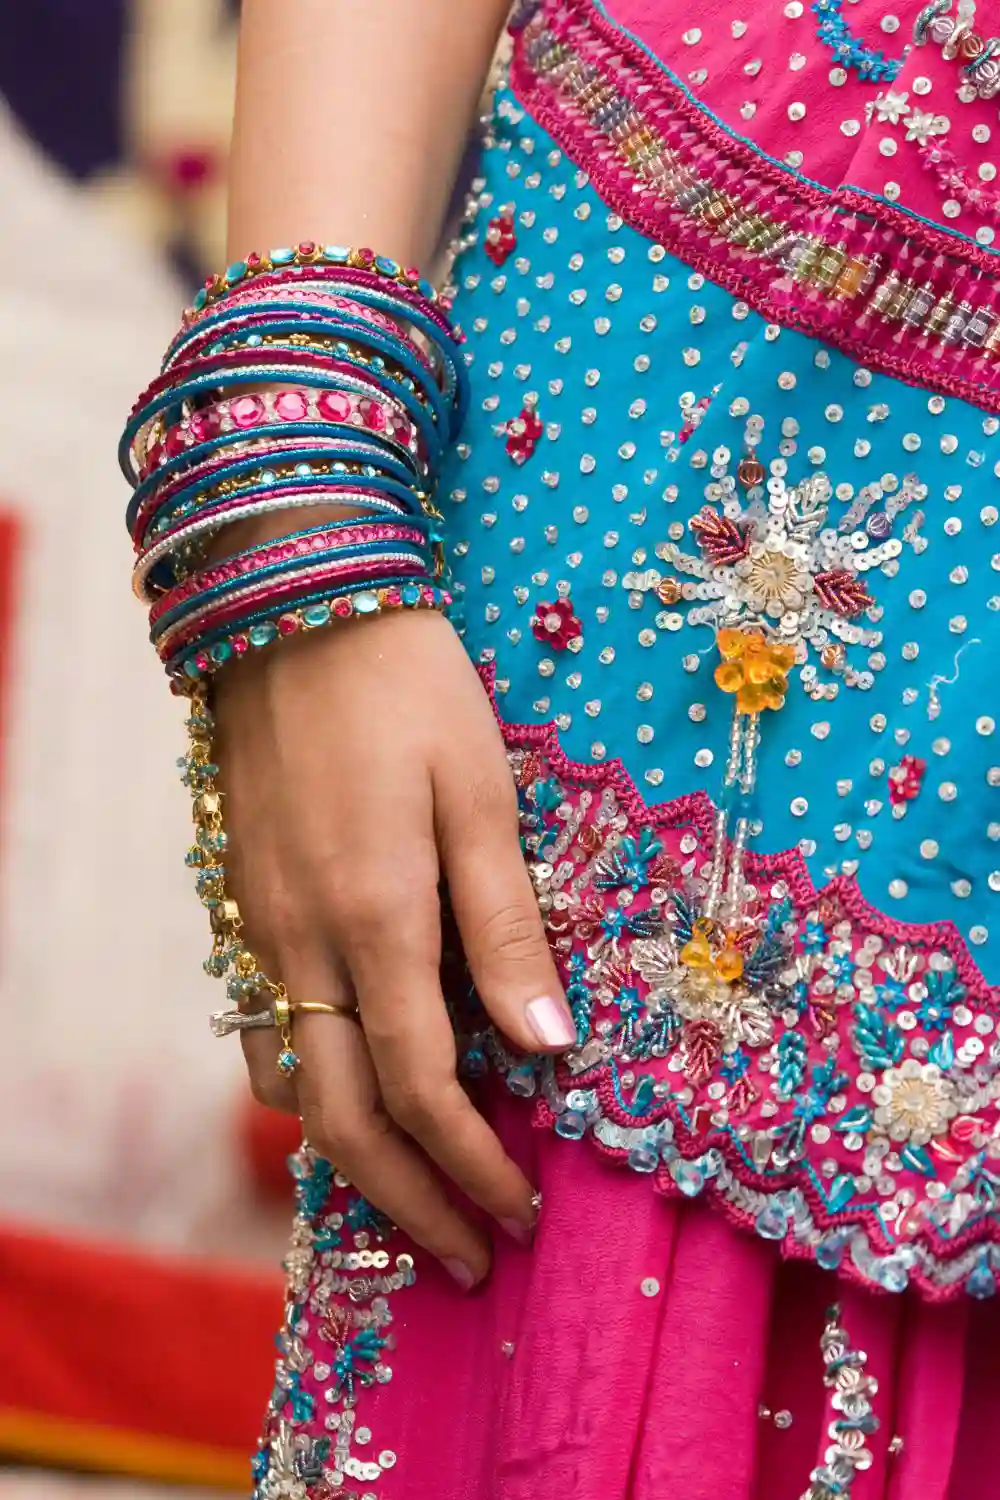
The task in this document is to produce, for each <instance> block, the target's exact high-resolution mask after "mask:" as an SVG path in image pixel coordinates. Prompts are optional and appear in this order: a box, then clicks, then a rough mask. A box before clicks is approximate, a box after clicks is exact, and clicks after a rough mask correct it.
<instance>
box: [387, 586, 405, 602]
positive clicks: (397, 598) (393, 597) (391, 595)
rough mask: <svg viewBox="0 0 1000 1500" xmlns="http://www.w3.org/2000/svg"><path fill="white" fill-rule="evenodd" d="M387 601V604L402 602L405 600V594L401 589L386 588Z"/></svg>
mask: <svg viewBox="0 0 1000 1500" xmlns="http://www.w3.org/2000/svg"><path fill="white" fill-rule="evenodd" d="M385 602H386V604H392V605H398V604H402V602H403V596H402V594H401V593H400V592H399V589H386V591H385Z"/></svg>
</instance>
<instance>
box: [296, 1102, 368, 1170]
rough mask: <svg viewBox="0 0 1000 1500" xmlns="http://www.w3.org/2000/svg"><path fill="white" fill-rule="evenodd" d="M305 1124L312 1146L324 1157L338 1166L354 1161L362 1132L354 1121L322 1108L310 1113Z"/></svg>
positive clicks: (305, 1119) (334, 1111)
mask: <svg viewBox="0 0 1000 1500" xmlns="http://www.w3.org/2000/svg"><path fill="white" fill-rule="evenodd" d="M303 1124H304V1125H305V1132H306V1135H307V1137H308V1139H309V1143H310V1145H312V1146H314V1147H315V1148H316V1150H317V1151H319V1153H320V1154H321V1155H322V1156H325V1157H327V1158H328V1160H330V1161H332V1162H336V1164H337V1165H338V1166H344V1165H346V1164H347V1163H348V1162H350V1161H353V1160H354V1158H355V1155H356V1153H357V1149H358V1144H359V1141H360V1140H361V1136H362V1132H361V1130H360V1129H359V1128H358V1126H357V1124H356V1123H355V1122H354V1121H353V1120H350V1119H348V1118H345V1117H344V1116H343V1115H341V1114H339V1113H338V1112H337V1111H336V1110H331V1109H329V1108H326V1107H322V1106H321V1107H320V1108H319V1109H317V1110H315V1111H310V1112H309V1113H308V1114H307V1115H306V1116H305V1118H304V1121H303Z"/></svg>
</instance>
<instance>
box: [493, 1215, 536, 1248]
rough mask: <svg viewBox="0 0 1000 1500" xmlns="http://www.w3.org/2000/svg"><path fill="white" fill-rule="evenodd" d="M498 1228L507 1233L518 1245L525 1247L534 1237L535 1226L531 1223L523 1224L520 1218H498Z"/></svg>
mask: <svg viewBox="0 0 1000 1500" xmlns="http://www.w3.org/2000/svg"><path fill="white" fill-rule="evenodd" d="M497 1223H498V1224H499V1225H500V1228H501V1229H502V1230H503V1231H504V1232H505V1233H506V1234H509V1235H510V1237H511V1239H512V1240H516V1241H517V1243H518V1244H519V1245H524V1246H525V1247H527V1246H528V1245H530V1244H531V1241H532V1239H533V1238H534V1234H535V1228H534V1225H533V1224H525V1223H524V1222H523V1221H522V1220H521V1219H498V1220H497Z"/></svg>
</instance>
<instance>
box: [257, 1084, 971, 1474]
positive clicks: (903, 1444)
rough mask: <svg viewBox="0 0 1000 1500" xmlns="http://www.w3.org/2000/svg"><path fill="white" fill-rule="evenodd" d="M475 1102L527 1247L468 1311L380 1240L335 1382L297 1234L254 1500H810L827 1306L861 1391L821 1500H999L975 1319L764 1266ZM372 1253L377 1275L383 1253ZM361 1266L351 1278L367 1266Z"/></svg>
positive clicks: (501, 1257) (498, 1108)
mask: <svg viewBox="0 0 1000 1500" xmlns="http://www.w3.org/2000/svg"><path fill="white" fill-rule="evenodd" d="M495 1087H496V1090H497V1092H496V1093H494V1095H493V1101H492V1103H493V1107H492V1109H491V1111H490V1113H491V1115H492V1119H493V1123H494V1125H495V1126H496V1128H497V1129H498V1131H499V1133H500V1135H501V1138H502V1139H503V1141H504V1143H505V1145H506V1147H507V1149H508V1150H509V1152H510V1153H511V1155H512V1156H513V1157H514V1158H515V1159H516V1160H517V1161H518V1162H519V1163H520V1164H521V1165H522V1166H523V1168H524V1170H525V1172H526V1173H527V1175H528V1177H529V1179H530V1180H532V1181H533V1182H536V1183H537V1184H538V1186H539V1188H540V1190H541V1192H542V1195H543V1208H542V1213H541V1218H540V1222H539V1226H538V1232H537V1235H536V1239H535V1244H534V1247H533V1249H532V1250H530V1251H526V1250H522V1249H519V1248H518V1247H517V1246H515V1245H513V1244H511V1243H510V1242H508V1241H507V1240H506V1239H505V1238H504V1237H503V1236H498V1237H497V1240H496V1259H495V1265H494V1269H493V1273H492V1276H491V1278H490V1280H489V1281H488V1283H487V1284H486V1285H485V1286H484V1287H483V1288H482V1289H481V1290H479V1291H477V1292H475V1293H474V1294H472V1295H471V1296H466V1295H463V1294H462V1292H461V1291H459V1290H458V1289H457V1288H456V1287H455V1285H454V1283H453V1282H452V1281H451V1280H450V1279H449V1278H448V1277H447V1276H446V1275H445V1273H444V1272H443V1271H442V1270H441V1269H440V1268H439V1267H438V1266H437V1264H436V1263H435V1262H434V1261H433V1259H432V1258H430V1257H428V1256H427V1255H425V1254H424V1252H422V1251H420V1250H416V1249H414V1247H413V1246H412V1245H410V1244H408V1243H407V1242H405V1241H404V1238H403V1236H401V1235H399V1234H398V1233H397V1232H395V1231H394V1232H392V1233H391V1234H390V1235H389V1236H388V1238H387V1239H386V1240H385V1241H384V1248H383V1255H384V1256H385V1258H386V1259H387V1261H388V1266H387V1267H386V1268H385V1271H386V1274H388V1275H390V1276H392V1275H395V1278H396V1280H397V1281H400V1280H402V1281H404V1282H408V1283H409V1284H403V1285H401V1286H400V1287H399V1289H398V1290H392V1292H391V1294H390V1295H387V1297H386V1299H385V1302H386V1305H387V1306H388V1308H389V1311H390V1313H391V1322H389V1323H388V1325H387V1326H384V1327H382V1329H381V1330H380V1334H381V1337H385V1338H386V1339H387V1342H386V1343H385V1345H384V1346H383V1347H380V1348H377V1349H376V1348H373V1347H371V1346H365V1345H364V1344H362V1345H360V1346H358V1347H357V1349H356V1351H355V1353H354V1354H352V1355H349V1356H348V1360H347V1364H348V1366H349V1367H350V1368H349V1369H348V1370H347V1372H346V1379H344V1380H343V1381H341V1380H340V1376H341V1375H343V1374H344V1369H343V1366H341V1367H340V1368H339V1372H338V1367H337V1365H336V1364H335V1363H334V1359H335V1356H334V1354H333V1353H332V1351H334V1350H337V1351H338V1353H337V1355H336V1358H339V1359H341V1360H342V1361H343V1359H344V1352H343V1349H344V1345H343V1338H342V1327H343V1325H342V1323H341V1324H339V1325H338V1323H337V1318H338V1310H337V1305H336V1304H337V1303H338V1302H341V1301H343V1299H342V1298H339V1297H331V1298H330V1306H331V1307H332V1308H333V1316H332V1323H331V1324H330V1325H328V1326H326V1327H324V1321H323V1317H322V1316H321V1315H320V1316H318V1315H317V1312H316V1309H317V1307H318V1306H320V1307H321V1306H322V1305H323V1303H324V1295H323V1292H322V1290H321V1287H322V1281H323V1277H322V1272H320V1271H318V1269H317V1259H315V1258H314V1257H313V1255H312V1253H311V1252H310V1255H309V1256H308V1258H305V1257H302V1256H301V1247H302V1245H303V1242H304V1240H305V1237H306V1232H308V1231H306V1232H304V1233H302V1234H300V1235H298V1236H296V1241H297V1243H298V1245H299V1247H300V1248H299V1251H298V1252H297V1251H296V1250H295V1249H294V1248H293V1251H292V1254H291V1259H290V1270H291V1279H292V1282H293V1283H294V1282H295V1280H296V1276H297V1275H302V1276H304V1277H306V1276H307V1277H308V1278H309V1281H310V1294H311V1295H310V1301H309V1307H308V1311H307V1313H306V1315H305V1316H304V1317H303V1318H302V1319H301V1320H300V1322H299V1323H298V1324H297V1325H296V1326H295V1328H293V1329H289V1328H286V1330H285V1332H284V1335H283V1339H284V1340H285V1341H286V1342H285V1356H286V1357H285V1358H284V1359H283V1360H282V1362H281V1366H280V1368H281V1369H282V1370H283V1371H284V1373H283V1375H282V1376H281V1381H282V1385H283V1389H282V1390H281V1394H280V1396H279V1395H278V1392H277V1391H276V1396H277V1398H278V1399H277V1406H278V1408H279V1409H281V1410H283V1411H285V1412H287V1411H288V1410H289V1409H291V1410H293V1411H297V1413H298V1416H299V1418H300V1420H301V1419H302V1418H305V1419H306V1420H305V1421H304V1422H302V1423H301V1425H296V1426H295V1427H294V1428H289V1427H288V1426H285V1427H284V1428H283V1427H282V1421H281V1419H279V1418H278V1417H277V1416H275V1417H274V1418H273V1419H272V1421H271V1423H270V1425H269V1427H268V1429H267V1432H266V1434H265V1436H266V1438H267V1439H268V1448H267V1450H264V1449H262V1452H261V1454H260V1455H259V1460H258V1464H259V1468H258V1480H259V1485H260V1493H261V1495H262V1496H264V1497H267V1500H270V1497H271V1496H275V1497H277V1496H289V1497H296V1496H306V1495H308V1496H309V1497H310V1500H314V1497H322V1500H326V1497H327V1496H328V1497H329V1500H334V1497H339V1500H346V1497H348V1496H351V1497H354V1496H357V1497H358V1500H368V1496H374V1495H376V1494H377V1496H378V1500H542V1497H545V1496H552V1497H558V1500H562V1497H565V1500H668V1497H669V1500H800V1497H803V1496H806V1495H809V1496H810V1500H812V1496H813V1495H814V1494H815V1495H816V1496H817V1497H820V1496H822V1497H823V1500H825V1497H826V1495H827V1493H835V1492H828V1491H826V1490H822V1489H816V1490H811V1489H810V1475H811V1473H812V1471H813V1470H814V1469H815V1468H817V1467H818V1466H821V1465H822V1464H823V1462H824V1455H825V1454H826V1452H827V1450H828V1448H829V1447H830V1442H831V1439H830V1436H829V1431H828V1429H829V1427H830V1424H831V1422H832V1421H834V1420H836V1418H837V1415H838V1413H837V1411H836V1410H834V1409H833V1406H832V1404H831V1399H830V1395H831V1393H830V1391H829V1390H828V1389H827V1388H825V1386H824V1379H823V1376H824V1361H823V1357H822V1354H821V1348H820V1340H821V1336H822V1333H823V1329H824V1325H825V1323H826V1319H827V1314H828V1304H829V1302H830V1299H831V1298H832V1297H834V1296H836V1297H837V1298H838V1299H839V1306H840V1322H841V1325H842V1327H843V1329H844V1331H845V1332H846V1334H847V1337H848V1339H849V1341H850V1345H851V1347H852V1348H853V1349H854V1350H856V1351H863V1352H864V1355H865V1356H866V1361H867V1362H866V1366H865V1368H866V1371H867V1373H868V1374H869V1375H870V1376H873V1377H874V1379H875V1381H876V1382H877V1393H876V1394H875V1395H874V1397H873V1401H872V1405H873V1408H874V1416H875V1418H876V1419H877V1422H878V1427H877V1430H876V1431H874V1432H873V1433H871V1434H870V1435H869V1436H867V1437H866V1439H865V1446H866V1447H867V1449H868V1450H869V1452H870V1454H871V1465H870V1467H869V1468H868V1469H867V1470H865V1471H864V1472H860V1471H859V1472H858V1473H857V1474H856V1476H855V1478H854V1482H853V1487H851V1488H849V1489H845V1490H843V1491H842V1493H843V1494H844V1495H849V1496H850V1500H996V1496H997V1495H998V1493H1000V1479H998V1477H997V1474H996V1472H995V1469H994V1466H993V1462H992V1459H991V1456H990V1455H991V1453H992V1450H993V1443H994V1439H995V1433H996V1431H997V1430H998V1427H1000V1309H998V1308H997V1307H996V1304H995V1303H990V1304H989V1305H982V1304H979V1305H973V1304H972V1303H971V1302H970V1300H969V1299H964V1300H963V1301H961V1302H959V1303H957V1304H951V1305H948V1306H935V1305H929V1304H927V1303H926V1302H921V1301H919V1300H918V1299H917V1298H916V1297H911V1296H910V1295H903V1296H896V1295H892V1294H890V1293H883V1294H878V1293H870V1292H866V1291H863V1290H861V1289H859V1288H857V1287H854V1286H851V1285H844V1284H841V1283H839V1282H837V1281H835V1280H834V1279H833V1278H832V1277H830V1276H829V1275H828V1274H827V1273H824V1272H822V1271H820V1270H818V1269H816V1268H815V1267H813V1266H810V1265H806V1264H803V1263H788V1262H783V1261H781V1260H780V1258H779V1257H778V1256H777V1255H776V1254H775V1251H774V1247H773V1246H771V1245H768V1244H766V1243H764V1242H762V1241H761V1240H760V1239H758V1238H757V1237H755V1236H753V1235H750V1234H746V1233H742V1232H740V1231H739V1230H736V1229H734V1228H732V1227H731V1226H730V1225H729V1224H728V1223H727V1222H726V1221H725V1220H724V1219H723V1218H722V1216H721V1215H720V1214H719V1213H717V1212H714V1211H713V1210H712V1209H710V1208H708V1207H706V1206H703V1205H702V1204H688V1203H677V1202H674V1201H667V1200H666V1199H664V1198H663V1197H662V1196H660V1195H658V1194H657V1193H656V1192H655V1191H653V1190H652V1189H651V1185H650V1183H649V1182H648V1181H647V1180H646V1179H644V1178H643V1177H641V1176H639V1175H637V1174H636V1173H633V1172H630V1171H628V1170H627V1169H623V1167H622V1166H621V1165H620V1164H619V1163H616V1162H613V1161H611V1160H608V1159H606V1158H605V1157H603V1156H602V1155H601V1154H600V1153H599V1151H597V1150H595V1149H594V1147H593V1145H592V1144H591V1143H590V1142H580V1143H573V1142H570V1141H566V1140H562V1139H560V1138H559V1137H557V1136H555V1135H554V1134H553V1133H552V1132H551V1130H549V1129H534V1128H532V1123H531V1115H532V1111H531V1109H530V1107H529V1108H527V1109H526V1108H525V1106H524V1102H523V1101H521V1100H516V1099H512V1098H510V1097H509V1096H507V1095H506V1093H505V1092H503V1093H501V1092H500V1090H502V1085H500V1084H498V1085H496V1086H495ZM352 1202H353V1203H354V1204H355V1208H354V1210H353V1211H352V1209H351V1204H352ZM338 1203H339V1205H340V1207H341V1209H342V1211H345V1213H346V1219H347V1223H345V1226H344V1236H343V1247H344V1248H345V1249H346V1248H349V1247H351V1246H356V1245H357V1244H358V1243H359V1240H358V1235H357V1233H356V1232H355V1233H350V1232H349V1225H350V1223H351V1220H352V1212H353V1214H355V1215H356V1212H357V1208H356V1204H357V1200H354V1199H352V1194H351V1191H350V1189H348V1188H346V1187H345V1188H337V1187H335V1188H334V1190H333V1196H332V1199H331V1200H330V1201H329V1203H328V1205H327V1210H326V1214H328V1213H329V1210H330V1209H331V1208H336V1207H337V1206H338ZM324 1217H325V1216H324ZM299 1224H300V1226H301V1227H302V1229H303V1231H305V1225H306V1219H305V1218H300V1220H299ZM354 1228H355V1231H356V1228H357V1219H356V1217H355V1218H354ZM360 1242H361V1243H362V1244H363V1243H365V1235H364V1233H363V1232H362V1234H361V1240H360ZM369 1243H370V1245H371V1250H370V1251H369V1252H368V1253H369V1255H370V1256H372V1259H374V1260H375V1266H374V1269H375V1271H376V1273H377V1272H378V1260H377V1257H378V1252H379V1248H380V1247H382V1242H380V1241H379V1239H378V1237H377V1235H376V1234H372V1235H371V1237H370V1241H369ZM297 1254H298V1255H299V1256H300V1258H299V1259H298V1260H296V1255H297ZM361 1254H362V1256H363V1255H364V1252H361ZM400 1257H402V1261H401V1262H400ZM409 1257H412V1260H413V1270H412V1271H410V1269H409ZM307 1259H308V1267H307ZM318 1259H319V1260H322V1255H320V1256H319V1257H318ZM400 1264H402V1267H403V1268H404V1269H403V1270H402V1272H401V1271H400V1270H399V1266H400ZM361 1266H362V1267H365V1266H366V1267H367V1269H368V1271H369V1273H370V1271H371V1269H372V1261H371V1260H369V1261H367V1262H365V1261H364V1260H363V1259H362V1260H361ZM317 1291H319V1296H318V1297H317V1295H316V1294H317ZM970 1313H971V1316H970ZM338 1328H339V1329H341V1333H340V1334H338ZM325 1350H330V1351H331V1354H330V1363H331V1364H333V1370H332V1373H331V1372H330V1370H329V1369H328V1367H327V1366H326V1365H324V1363H323V1361H324V1359H325V1357H326V1355H325V1352H324V1351H325ZM303 1351H305V1353H304V1357H303ZM289 1356H290V1357H289ZM296 1364H303V1365H305V1368H303V1369H302V1370H301V1371H299V1372H297V1373H296V1372H295V1368H294V1367H295V1365H296ZM352 1380H353V1382H354V1396H355V1402H356V1404H355V1406H354V1407H353V1409H348V1415H347V1416H346V1418H345V1415H344V1413H343V1402H342V1401H340V1400H338V1401H336V1402H331V1398H330V1396H329V1395H328V1394H327V1392H328V1391H329V1390H330V1388H331V1382H332V1383H333V1388H334V1389H336V1388H337V1387H338V1383H339V1384H340V1389H341V1395H346V1394H347V1393H348V1387H349V1383H350V1381H352ZM289 1381H291V1389H289ZM289 1396H290V1397H291V1403H292V1405H291V1408H289V1406H288V1404H287V1402H288V1398H289ZM283 1433H284V1441H283V1436H282V1434H283ZM307 1434H308V1435H307ZM333 1476H337V1477H338V1478H339V1479H340V1481H341V1482H340V1483H339V1484H338V1483H337V1479H336V1478H334V1477H333Z"/></svg>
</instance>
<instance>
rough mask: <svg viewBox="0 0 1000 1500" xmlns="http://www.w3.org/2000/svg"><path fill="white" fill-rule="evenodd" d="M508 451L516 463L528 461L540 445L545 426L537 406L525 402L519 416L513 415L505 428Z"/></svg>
mask: <svg viewBox="0 0 1000 1500" xmlns="http://www.w3.org/2000/svg"><path fill="white" fill-rule="evenodd" d="M504 430H505V431H506V433H507V443H506V448H507V452H508V453H509V454H510V456H511V458H512V459H513V460H514V462H515V463H516V464H523V463H527V461H528V459H529V458H530V457H531V455H532V454H533V453H534V451H535V449H536V448H537V447H538V442H539V439H540V438H541V436H542V433H543V431H544V427H543V424H542V419H541V417H540V416H539V415H538V412H537V410H536V408H535V407H534V406H533V405H531V404H529V403H528V402H525V404H524V406H523V407H522V408H521V415H520V416H519V417H511V419H510V421H509V422H508V423H507V425H506V428H505V429H504Z"/></svg>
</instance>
